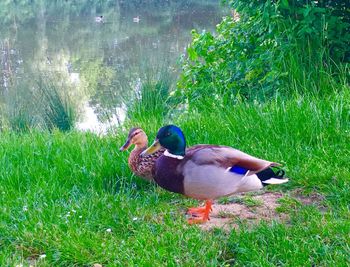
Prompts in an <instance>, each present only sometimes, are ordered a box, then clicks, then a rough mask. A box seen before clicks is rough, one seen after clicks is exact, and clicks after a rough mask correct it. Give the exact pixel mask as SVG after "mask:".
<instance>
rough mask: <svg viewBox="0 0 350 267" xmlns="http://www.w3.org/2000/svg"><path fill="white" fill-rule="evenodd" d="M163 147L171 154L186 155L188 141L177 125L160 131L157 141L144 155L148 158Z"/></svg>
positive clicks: (165, 127) (168, 126)
mask: <svg viewBox="0 0 350 267" xmlns="http://www.w3.org/2000/svg"><path fill="white" fill-rule="evenodd" d="M161 147H164V148H166V149H167V150H168V152H169V153H171V154H173V155H178V156H184V155H185V149H186V140H185V136H184V134H183V132H182V131H181V129H180V128H179V127H177V126H175V125H167V126H164V127H162V128H160V129H159V131H158V133H157V137H156V140H155V141H154V142H153V144H152V145H151V146H150V147H149V148H147V149H146V150H145V151H144V152H143V153H142V155H143V156H146V155H149V154H153V153H155V152H156V151H158V150H159V149H160V148H161Z"/></svg>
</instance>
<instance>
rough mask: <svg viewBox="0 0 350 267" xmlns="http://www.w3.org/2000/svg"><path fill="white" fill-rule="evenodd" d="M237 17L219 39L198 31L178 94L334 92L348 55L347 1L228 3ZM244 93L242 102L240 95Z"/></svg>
mask: <svg viewBox="0 0 350 267" xmlns="http://www.w3.org/2000/svg"><path fill="white" fill-rule="evenodd" d="M226 2H229V4H230V6H231V7H232V8H233V9H234V10H235V12H238V14H239V19H237V16H236V15H235V16H233V17H226V18H224V19H223V21H222V22H221V23H220V24H219V25H218V26H217V34H216V35H215V36H214V35H213V34H212V33H209V32H202V33H198V32H197V31H193V32H192V36H193V40H192V43H191V45H190V46H189V47H188V49H187V56H186V57H185V58H184V59H183V73H182V75H181V78H180V80H179V83H178V87H179V88H180V89H179V90H178V94H180V95H181V96H183V97H186V98H187V99H189V100H191V101H194V100H196V99H199V98H203V97H204V98H206V97H210V98H213V97H214V98H216V99H220V100H222V101H223V103H228V102H233V101H236V100H237V99H240V98H244V99H250V100H251V99H259V100H264V99H265V98H266V97H267V98H269V97H271V96H273V95H276V94H283V95H285V94H291V93H295V90H298V91H299V93H305V92H310V91H312V92H314V93H322V94H327V93H329V92H330V91H333V90H334V88H335V87H334V79H333V78H334V77H335V78H336V79H338V80H337V81H339V80H342V81H344V80H346V77H345V76H346V75H347V69H346V65H345V66H344V64H346V63H347V62H349V59H350V58H349V55H350V46H349V45H348V44H349V42H350V34H349V32H348V29H349V18H350V14H349V9H348V8H347V6H346V5H348V4H346V1H337V3H338V4H335V3H333V2H332V3H328V2H327V3H325V2H323V1H318V2H313V1H312V2H310V1H287V0H284V1H277V2H271V1H247V0H242V1H226ZM238 96H239V97H238Z"/></svg>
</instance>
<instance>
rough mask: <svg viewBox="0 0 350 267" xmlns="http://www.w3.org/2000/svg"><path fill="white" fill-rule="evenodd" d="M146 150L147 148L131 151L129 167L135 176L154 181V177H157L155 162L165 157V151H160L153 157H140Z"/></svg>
mask: <svg viewBox="0 0 350 267" xmlns="http://www.w3.org/2000/svg"><path fill="white" fill-rule="evenodd" d="M146 148H147V146H145V147H144V148H140V149H134V150H133V151H131V153H130V156H129V160H128V163H129V167H130V168H131V170H132V172H133V173H134V174H135V175H137V176H140V177H142V178H144V179H146V180H149V181H153V177H154V175H155V162H156V160H157V159H158V158H159V157H160V156H161V155H163V153H164V149H162V150H159V151H157V152H156V153H154V154H152V155H149V156H146V157H140V154H141V153H142V152H143V151H144V150H145V149H146Z"/></svg>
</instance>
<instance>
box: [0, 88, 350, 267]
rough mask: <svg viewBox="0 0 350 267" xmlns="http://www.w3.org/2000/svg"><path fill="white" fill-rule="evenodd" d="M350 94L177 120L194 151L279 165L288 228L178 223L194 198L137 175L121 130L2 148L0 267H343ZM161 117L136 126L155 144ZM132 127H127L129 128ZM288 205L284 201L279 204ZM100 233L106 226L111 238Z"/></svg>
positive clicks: (206, 108)
mask: <svg viewBox="0 0 350 267" xmlns="http://www.w3.org/2000/svg"><path fill="white" fill-rule="evenodd" d="M349 99H350V98H349V95H348V94H346V93H341V94H338V95H336V96H330V97H328V98H324V99H317V98H312V97H304V98H303V97H296V98H294V99H290V100H280V99H275V100H272V101H269V102H267V103H264V104H254V103H252V104H246V103H240V104H237V105H236V106H233V107H232V108H230V109H229V108H227V107H220V106H217V105H215V103H213V102H210V101H208V103H205V104H203V106H200V107H198V110H200V111H197V112H195V110H193V112H194V113H193V114H191V115H189V114H187V113H186V112H185V111H184V112H183V113H182V115H180V116H177V117H176V118H174V119H172V121H169V122H172V123H176V124H178V125H179V126H180V127H182V128H183V130H184V132H185V135H186V138H187V140H188V143H189V145H192V144H196V143H213V144H225V145H231V146H233V147H236V148H239V149H241V150H243V151H246V152H248V153H251V154H253V155H255V156H258V157H262V158H265V159H269V160H273V161H278V162H282V163H284V164H285V167H286V169H287V173H288V176H289V177H291V182H290V183H288V184H286V185H282V186H279V187H278V188H276V187H275V188H274V189H272V188H271V190H282V191H285V192H290V191H292V190H295V189H298V190H301V192H302V193H303V194H306V195H307V194H310V193H319V194H322V196H323V197H324V200H323V202H322V206H324V207H325V208H324V209H323V210H322V211H321V210H319V209H318V206H317V205H311V206H303V205H296V203H294V202H293V201H291V200H290V199H288V198H285V199H284V200H285V201H284V203H281V204H282V205H284V207H285V209H284V210H281V211H280V212H286V213H288V214H289V216H290V219H289V220H288V221H287V222H283V223H279V222H272V223H266V222H261V223H259V224H258V225H256V226H253V227H252V226H251V225H249V226H248V225H244V224H242V225H241V227H240V229H239V230H232V231H231V232H228V233H227V232H225V231H223V230H220V229H217V230H213V231H210V232H205V231H202V230H200V228H198V227H197V226H188V225H187V224H186V221H185V216H184V211H185V209H186V207H189V206H191V205H193V204H195V201H193V200H190V199H185V198H183V197H182V196H179V195H175V194H172V193H168V192H166V191H165V190H162V189H161V188H159V187H157V186H154V185H151V184H149V183H147V182H144V181H142V180H141V179H139V178H137V177H134V176H133V175H132V174H131V172H130V170H129V168H128V166H127V156H128V153H121V152H119V151H118V149H117V148H118V147H119V146H120V145H121V144H122V143H123V142H124V141H125V137H126V133H123V132H120V133H119V134H118V135H117V136H105V137H98V136H96V135H93V134H88V133H78V132H71V133H60V132H58V131H54V132H52V133H47V132H35V131H34V132H29V133H26V134H21V135H17V134H14V133H8V132H3V133H2V134H1V139H0V266H15V265H17V264H21V263H22V264H23V266H29V261H28V260H29V259H38V258H39V256H40V255H43V254H45V255H46V258H44V259H41V260H38V261H37V263H36V264H37V266H92V264H93V263H100V264H103V265H104V266H312V265H313V266H347V265H349V264H350V262H349V259H348V255H349V253H350V241H349V240H350V236H349V233H350V215H349V214H350V213H349V199H350V170H349V158H350V144H349V133H350V132H349V130H350V129H349V121H350V120H349V111H350V109H349V106H350V105H349V103H350V102H349ZM158 122H159V118H154V119H153V120H152V118H149V121H148V122H147V121H141V123H140V124H139V125H140V126H142V127H144V128H145V130H146V131H147V132H148V133H150V136H149V138H150V140H152V139H153V137H154V135H155V132H156V129H157V128H159V127H160V126H161V125H157V123H158ZM133 123H135V122H130V121H129V122H128V123H127V125H129V126H131V125H132V124H133ZM282 202H283V201H282ZM107 229H111V232H109V231H108V230H107Z"/></svg>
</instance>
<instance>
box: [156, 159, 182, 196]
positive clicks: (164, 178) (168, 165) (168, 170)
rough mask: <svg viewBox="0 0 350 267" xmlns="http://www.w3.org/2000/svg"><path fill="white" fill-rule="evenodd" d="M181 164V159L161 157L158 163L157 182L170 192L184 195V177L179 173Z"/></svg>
mask: <svg viewBox="0 0 350 267" xmlns="http://www.w3.org/2000/svg"><path fill="white" fill-rule="evenodd" d="M180 163H181V160H179V159H175V158H171V157H167V156H161V157H160V158H159V159H158V160H157V162H156V168H155V169H156V170H155V177H154V180H155V182H156V183H157V184H158V185H159V186H161V187H162V188H164V189H166V190H168V191H171V192H174V193H179V194H183V193H184V184H183V182H184V176H183V174H182V173H181V172H178V171H177V170H178V166H179V164H180Z"/></svg>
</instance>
